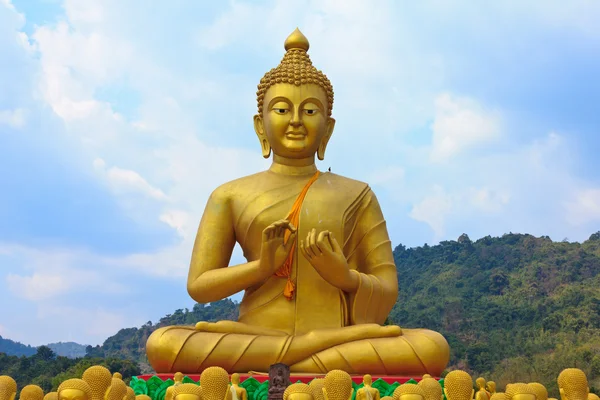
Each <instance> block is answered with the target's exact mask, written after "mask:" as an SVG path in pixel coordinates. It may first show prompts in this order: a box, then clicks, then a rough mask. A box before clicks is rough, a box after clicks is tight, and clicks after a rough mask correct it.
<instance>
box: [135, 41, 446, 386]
mask: <svg viewBox="0 0 600 400" xmlns="http://www.w3.org/2000/svg"><path fill="white" fill-rule="evenodd" d="M306 49H308V40H306V38H305V37H304V35H302V34H301V33H300V32H299V31H295V32H294V33H293V34H292V35H291V36H290V38H288V40H287V41H286V50H287V53H286V55H285V57H284V59H283V60H282V63H281V64H280V65H279V66H278V67H277V68H275V69H273V70H271V71H269V72H268V73H267V74H266V75H265V76H264V77H263V79H262V80H261V83H260V85H259V90H258V92H257V97H258V106H259V114H257V115H256V116H255V117H254V128H255V131H256V134H257V136H258V139H259V142H260V145H261V149H262V154H263V156H264V157H270V155H271V152H272V153H273V163H272V165H271V167H270V168H269V170H267V171H264V172H261V173H258V174H255V175H251V176H247V177H243V178H240V179H237V180H234V181H231V182H228V183H225V184H224V185H222V186H220V187H219V188H217V189H216V190H215V191H214V192H213V193H212V195H211V196H210V198H209V200H208V203H207V205H206V208H205V211H204V215H203V216H202V220H201V222H200V226H199V228H198V233H197V237H196V242H195V245H194V249H193V253H192V261H191V265H190V271H189V277H188V285H187V286H188V292H189V294H190V296H191V297H192V298H193V299H194V300H196V301H197V302H199V303H210V302H213V301H217V300H220V299H223V298H226V297H229V296H231V295H234V294H235V293H238V292H241V291H244V297H243V299H242V302H241V305H240V315H239V320H238V321H237V322H234V321H220V322H217V323H207V322H199V323H198V324H196V327H195V328H193V327H181V326H171V327H164V328H160V329H158V330H157V331H155V332H154V333H153V334H152V335H151V336H150V338H149V339H148V342H147V348H146V349H147V355H148V360H149V361H150V363H151V365H152V367H153V368H154V369H155V370H156V372H175V371H182V372H185V373H197V372H199V371H202V370H204V369H205V368H207V367H211V366H219V367H222V368H224V369H225V370H227V371H228V372H248V371H260V372H266V371H268V370H269V366H270V365H272V364H275V363H277V362H282V363H285V364H287V365H289V366H290V369H291V372H293V373H316V374H319V373H321V374H322V373H327V372H328V371H331V370H336V369H338V370H343V371H346V372H348V373H353V374H360V373H371V374H385V375H401V374H408V375H413V374H415V375H416V374H423V373H430V374H434V375H439V374H441V372H442V371H443V369H444V367H445V366H446V364H447V363H448V360H449V348H448V343H447V342H446V340H445V339H444V338H443V337H442V336H441V335H440V334H439V333H436V332H433V331H430V330H426V329H404V330H402V329H400V327H398V326H381V324H382V323H383V322H384V321H385V319H386V317H387V315H388V313H389V312H390V310H391V309H392V307H393V306H394V304H395V302H396V298H397V294H398V281H397V275H396V274H397V273H396V267H395V265H394V258H393V254H392V246H391V242H390V239H389V236H388V232H387V228H386V224H385V219H384V218H383V214H382V212H381V208H380V206H379V203H378V201H377V198H376V196H375V194H374V193H373V192H372V190H371V189H370V188H369V186H368V185H367V184H366V183H363V182H359V181H355V180H352V179H349V178H346V177H343V176H340V175H337V174H333V173H330V172H325V173H321V174H320V176H319V177H318V179H317V180H316V181H315V182H314V183H313V184H312V186H311V187H310V188H309V189H308V192H307V195H306V198H305V199H304V201H303V203H302V205H301V213H300V219H299V223H298V226H292V225H290V224H289V222H287V221H285V220H282V218H285V216H286V215H288V213H289V211H290V209H291V207H292V205H293V204H294V202H295V200H296V198H297V197H298V195H299V194H300V192H301V191H302V189H303V187H304V186H305V185H306V183H307V182H308V181H309V179H310V178H311V177H312V176H313V175H315V173H316V172H317V168H316V166H315V155H316V156H317V157H318V158H319V159H323V158H324V156H325V150H326V148H327V144H328V142H329V139H330V137H331V135H332V133H333V129H334V126H335V120H334V119H333V118H331V109H332V104H333V89H332V87H331V84H330V82H329V80H328V79H327V77H326V76H325V75H323V73H322V72H320V71H318V70H316V68H315V67H314V66H313V65H312V62H311V61H310V58H309V57H308V54H307V53H306ZM286 230H289V231H292V232H293V233H294V234H293V235H292V240H298V241H297V242H296V243H297V244H298V245H297V246H296V251H295V254H294V258H293V266H292V274H291V275H292V279H293V283H294V285H295V292H294V294H293V297H292V298H291V300H289V299H287V298H286V297H285V296H284V295H283V291H284V287H285V284H286V279H282V278H280V277H277V276H274V274H275V272H276V271H277V270H278V268H279V267H281V265H282V264H283V261H284V260H285V259H286V257H287V255H288V251H290V249H291V248H292V246H290V242H287V243H286V242H285V240H284V234H285V231H286ZM236 242H237V243H239V245H240V246H241V248H242V250H243V252H244V256H245V258H246V260H247V262H246V263H243V264H240V265H235V266H229V261H230V258H231V254H232V251H233V248H234V246H235V244H236Z"/></svg>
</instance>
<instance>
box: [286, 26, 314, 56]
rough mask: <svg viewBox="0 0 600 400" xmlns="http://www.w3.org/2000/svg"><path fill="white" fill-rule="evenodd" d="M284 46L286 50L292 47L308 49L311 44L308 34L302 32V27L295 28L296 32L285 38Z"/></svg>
mask: <svg viewBox="0 0 600 400" xmlns="http://www.w3.org/2000/svg"><path fill="white" fill-rule="evenodd" d="M284 47H285V51H288V50H290V49H301V50H304V51H308V48H309V47H310V44H309V43H308V39H307V38H306V36H304V34H303V33H302V32H300V29H298V28H296V30H294V32H292V33H291V35H290V36H288V37H287V39H285V44H284Z"/></svg>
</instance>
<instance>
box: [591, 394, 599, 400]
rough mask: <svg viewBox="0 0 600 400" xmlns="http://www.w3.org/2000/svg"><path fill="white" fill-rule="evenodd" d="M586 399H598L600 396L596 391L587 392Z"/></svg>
mask: <svg viewBox="0 0 600 400" xmlns="http://www.w3.org/2000/svg"><path fill="white" fill-rule="evenodd" d="M588 400H600V397H598V395H597V394H596V393H590V394H588Z"/></svg>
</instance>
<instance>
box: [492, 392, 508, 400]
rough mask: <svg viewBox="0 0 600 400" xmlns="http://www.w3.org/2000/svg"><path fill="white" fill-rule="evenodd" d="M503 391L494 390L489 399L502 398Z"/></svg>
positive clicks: (498, 399) (497, 399)
mask: <svg viewBox="0 0 600 400" xmlns="http://www.w3.org/2000/svg"><path fill="white" fill-rule="evenodd" d="M504 397H505V396H504V392H496V393H494V394H493V395H492V397H490V400H504Z"/></svg>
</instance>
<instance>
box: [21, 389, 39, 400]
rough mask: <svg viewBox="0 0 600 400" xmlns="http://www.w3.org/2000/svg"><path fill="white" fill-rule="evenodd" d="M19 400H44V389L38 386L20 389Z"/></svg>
mask: <svg viewBox="0 0 600 400" xmlns="http://www.w3.org/2000/svg"><path fill="white" fill-rule="evenodd" d="M19 400H44V389H42V388H41V387H39V386H38V385H27V386H25V387H23V389H21V393H19Z"/></svg>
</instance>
